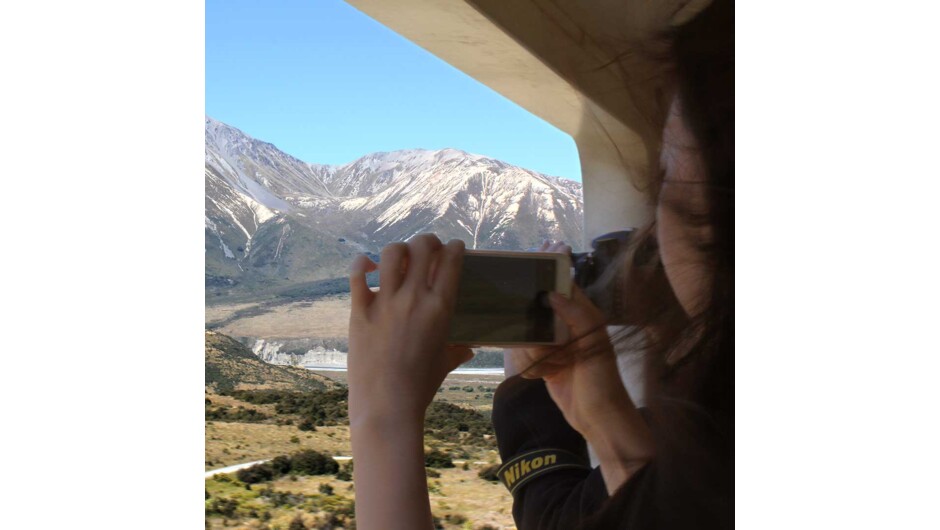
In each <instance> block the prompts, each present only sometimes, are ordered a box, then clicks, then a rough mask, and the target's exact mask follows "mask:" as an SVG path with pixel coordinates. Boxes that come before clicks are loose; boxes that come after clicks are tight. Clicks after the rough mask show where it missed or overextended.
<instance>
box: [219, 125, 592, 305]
mask: <svg viewBox="0 0 940 530" xmlns="http://www.w3.org/2000/svg"><path fill="white" fill-rule="evenodd" d="M205 176H206V182H205V190H206V212H205V214H206V218H205V225H206V242H205V243H206V278H207V287H228V286H232V285H236V284H238V285H254V286H276V285H287V284H292V283H298V282H308V281H311V280H320V279H326V278H335V277H340V276H344V275H345V270H346V267H347V266H348V263H349V261H350V260H351V259H352V257H353V256H354V255H355V254H357V253H360V252H373V253H375V252H378V251H379V250H380V249H381V247H382V246H384V245H385V244H386V243H389V242H391V241H400V240H404V239H407V238H409V237H411V236H413V235H414V234H418V233H421V232H435V233H437V234H438V235H439V236H440V237H441V239H442V240H444V241H446V240H447V239H451V238H459V239H462V240H464V241H465V242H466V243H467V247H468V248H495V249H507V250H508V249H524V248H529V247H532V246H536V245H537V244H538V243H539V242H540V241H542V240H543V239H545V238H552V239H564V240H566V241H569V242H573V243H574V245H573V246H575V247H580V246H581V243H582V238H583V224H582V208H583V204H582V198H581V197H582V196H581V184H580V183H578V182H574V181H571V180H566V179H562V178H557V177H550V176H546V175H542V174H540V173H536V172H533V171H529V170H526V169H522V168H519V167H516V166H512V165H509V164H506V163H504V162H500V161H498V160H493V159H491V158H487V157H484V156H480V155H473V154H469V153H465V152H463V151H459V150H456V149H442V150H438V151H428V150H423V149H412V150H404V151H395V152H390V153H373V154H370V155H366V156H364V157H362V158H360V159H358V160H356V161H354V162H351V163H349V164H345V165H342V166H328V165H319V164H309V163H306V162H303V161H301V160H298V159H296V158H294V157H292V156H290V155H288V154H286V153H284V152H282V151H280V150H278V149H277V148H276V147H275V146H273V145H271V144H269V143H266V142H262V141H259V140H256V139H254V138H251V137H250V136H248V135H246V134H244V133H242V132H241V131H239V130H238V129H235V128H233V127H230V126H228V125H226V124H224V123H221V122H219V121H216V120H213V119H212V118H209V117H206V167H205Z"/></svg>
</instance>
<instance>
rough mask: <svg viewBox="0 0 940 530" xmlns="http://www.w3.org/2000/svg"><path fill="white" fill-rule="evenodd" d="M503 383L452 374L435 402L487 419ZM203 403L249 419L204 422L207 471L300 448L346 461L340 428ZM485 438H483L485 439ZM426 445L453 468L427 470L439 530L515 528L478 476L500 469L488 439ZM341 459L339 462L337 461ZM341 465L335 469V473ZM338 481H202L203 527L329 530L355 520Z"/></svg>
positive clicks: (350, 492) (243, 405)
mask: <svg viewBox="0 0 940 530" xmlns="http://www.w3.org/2000/svg"><path fill="white" fill-rule="evenodd" d="M322 375H325V376H327V377H330V378H333V379H335V380H337V381H339V382H341V383H345V377H346V374H345V372H322ZM501 379H502V378H501V377H500V376H493V375H479V374H461V375H451V376H449V377H448V378H447V380H446V381H445V382H444V385H443V386H442V388H441V390H440V391H439V392H438V394H437V396H436V398H435V401H437V402H442V403H449V404H452V405H457V406H459V407H461V408H464V409H471V410H474V411H477V412H479V413H481V414H483V415H484V416H485V418H487V419H488V418H489V415H490V412H491V410H492V396H493V391H494V390H495V388H496V386H497V385H498V383H499V382H500V380H501ZM206 398H207V405H206V407H207V411H208V410H210V409H212V410H216V411H218V410H222V411H228V412H227V413H228V414H234V413H235V412H237V415H238V417H242V416H244V417H246V418H247V419H248V421H220V420H219V419H215V420H207V421H206V438H205V447H206V456H205V469H206V470H212V469H218V468H222V467H226V466H232V465H235V464H241V463H246V462H254V461H260V460H268V459H272V458H275V457H277V456H281V455H290V454H296V453H298V452H300V451H303V450H314V451H317V452H320V453H324V454H326V455H329V456H341V457H345V456H348V455H351V448H350V442H349V427H348V425H346V424H339V425H332V426H317V427H316V428H315V430H312V431H304V430H301V429H300V428H299V427H298V423H299V421H298V417H297V416H296V415H290V414H283V413H278V411H277V405H275V404H260V405H259V404H252V403H250V402H248V401H242V400H239V399H236V398H235V397H233V396H231V395H221V394H218V393H214V392H208V391H207V394H206ZM210 403H211V404H210ZM251 411H253V412H251ZM216 414H218V412H217V413H216ZM207 415H208V413H207ZM227 419H237V418H235V416H232V417H231V418H227ZM288 423H290V424H288ZM459 434H460V435H461V436H464V435H469V433H459ZM488 436H489V435H485V436H484V438H487V439H489V438H488ZM425 444H426V447H425V450H426V451H431V450H437V451H441V452H443V453H445V454H448V455H451V456H452V457H453V464H454V467H451V468H434V469H429V478H428V488H429V491H430V498H431V507H432V512H433V513H434V515H435V516H436V517H437V518H438V522H439V523H440V526H441V527H443V528H453V529H457V528H460V529H467V528H469V529H471V530H478V529H510V528H515V527H514V525H513V521H512V498H511V496H510V495H509V493H508V492H507V491H506V489H505V488H504V487H503V486H502V485H501V484H499V483H498V482H492V481H490V480H486V479H484V478H481V477H480V476H479V474H480V472H481V471H482V470H484V469H487V468H490V469H492V466H495V465H497V464H498V463H499V455H498V453H497V451H496V450H495V444H494V443H493V442H492V440H490V441H488V442H484V441H483V440H482V439H481V440H478V441H476V442H473V443H466V444H462V443H459V442H457V443H455V442H454V441H453V440H450V441H448V440H444V439H439V438H435V437H432V436H428V437H426V440H425ZM346 460H347V459H346V458H342V459H340V461H341V462H345V461H346ZM344 465H346V464H343V463H341V464H340V466H341V467H342V466H344ZM338 475H339V474H337V475H336V476H334V475H332V474H331V475H295V474H290V475H289V476H282V477H280V478H276V479H273V480H269V481H265V482H261V483H256V484H243V483H241V482H240V481H239V480H238V474H237V473H228V474H219V475H215V476H212V477H208V478H206V495H207V499H206V520H207V527H209V528H222V527H226V528H233V527H234V528H258V529H261V528H271V529H275V528H282V529H287V528H289V527H290V528H299V526H297V525H298V524H300V523H296V522H295V521H297V520H298V518H299V520H300V521H301V523H302V524H304V525H305V526H304V527H305V528H320V527H321V526H322V527H328V526H323V525H329V524H331V523H330V522H329V521H330V520H331V518H332V520H333V521H334V523H336V522H337V521H343V520H349V518H351V517H352V514H353V508H352V501H353V499H354V485H353V483H352V480H351V478H350V479H349V480H343V478H346V477H340V476H338ZM337 518H338V519H337ZM292 524H293V525H294V526H291V525H292ZM339 527H341V526H337V528H339Z"/></svg>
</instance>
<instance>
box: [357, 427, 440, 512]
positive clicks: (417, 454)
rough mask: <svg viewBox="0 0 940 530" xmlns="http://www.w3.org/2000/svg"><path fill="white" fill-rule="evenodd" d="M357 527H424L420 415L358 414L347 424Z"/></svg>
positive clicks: (425, 486)
mask: <svg viewBox="0 0 940 530" xmlns="http://www.w3.org/2000/svg"><path fill="white" fill-rule="evenodd" d="M350 434H351V436H352V449H353V463H354V466H353V474H354V484H355V488H356V527H357V528H361V529H363V530H373V529H393V530H394V529H402V530H413V529H422V528H424V529H429V528H432V527H433V524H432V521H431V506H430V502H429V500H428V484H427V475H426V472H425V470H424V421H423V418H409V419H406V420H401V419H394V418H370V419H358V420H355V421H353V422H352V423H351V424H350Z"/></svg>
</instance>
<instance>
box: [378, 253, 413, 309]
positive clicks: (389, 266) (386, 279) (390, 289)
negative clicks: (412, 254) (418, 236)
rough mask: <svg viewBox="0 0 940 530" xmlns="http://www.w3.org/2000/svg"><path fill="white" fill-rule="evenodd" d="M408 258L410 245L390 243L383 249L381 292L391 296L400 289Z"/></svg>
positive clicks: (380, 262) (380, 274)
mask: <svg viewBox="0 0 940 530" xmlns="http://www.w3.org/2000/svg"><path fill="white" fill-rule="evenodd" d="M407 259H408V245H406V244H404V243H390V244H388V245H385V248H383V249H382V255H381V257H380V259H379V292H380V293H381V294H382V295H387V296H391V295H393V294H395V292H397V291H398V288H399V287H401V284H402V281H403V280H404V269H405V266H406V260H407Z"/></svg>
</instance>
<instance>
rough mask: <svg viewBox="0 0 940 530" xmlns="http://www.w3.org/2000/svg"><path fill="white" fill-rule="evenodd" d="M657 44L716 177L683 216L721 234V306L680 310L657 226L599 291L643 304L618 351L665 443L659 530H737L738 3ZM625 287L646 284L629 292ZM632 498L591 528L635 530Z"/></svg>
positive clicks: (713, 240) (712, 281) (705, 248)
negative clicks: (630, 520)
mask: <svg viewBox="0 0 940 530" xmlns="http://www.w3.org/2000/svg"><path fill="white" fill-rule="evenodd" d="M654 40H656V42H653V43H645V44H639V45H638V46H636V47H635V48H636V49H639V50H641V52H640V53H644V52H645V51H648V50H654V49H655V50H657V52H656V54H655V55H654V56H650V55H649V54H648V58H651V59H652V60H653V61H654V62H657V63H658V64H659V66H660V68H659V71H660V72H661V75H663V76H665V79H667V80H668V82H667V85H668V86H671V95H675V96H676V97H677V98H678V99H679V101H680V102H681V108H682V117H683V121H684V122H685V125H686V126H687V127H688V128H689V130H690V131H691V133H692V135H693V136H694V138H695V139H696V143H697V148H698V149H699V150H700V155H701V159H702V160H703V162H704V166H705V173H706V182H704V183H681V184H682V185H696V186H704V196H705V197H706V207H705V209H704V210H703V211H695V212H692V211H686V212H683V211H681V210H680V211H678V212H677V213H678V214H679V215H681V216H682V217H683V220H684V222H685V223H688V224H690V225H708V226H709V234H710V236H709V237H708V240H707V241H704V242H702V243H701V248H700V250H701V251H702V254H703V255H704V256H705V257H706V258H705V259H706V260H707V267H704V268H703V269H704V270H708V271H709V274H710V276H709V277H707V278H700V279H699V281H701V282H705V283H707V284H708V285H709V286H710V291H709V299H708V300H707V301H706V303H705V304H704V307H703V308H702V309H701V311H700V312H699V313H698V314H695V315H686V314H685V312H684V311H683V310H682V308H681V307H680V306H679V304H678V302H677V300H676V298H675V296H674V293H673V292H672V290H671V287H670V286H669V282H668V281H667V280H666V278H665V275H664V271H663V269H662V265H661V263H660V260H659V256H658V252H657V244H656V240H655V226H650V227H647V228H646V229H645V230H643V231H641V237H638V238H635V239H636V240H637V241H636V243H635V244H634V245H633V248H632V249H631V250H630V251H628V252H627V253H626V254H625V255H624V257H623V262H622V270H621V273H622V274H619V275H616V277H619V278H620V280H617V282H618V283H610V282H608V283H599V284H598V286H596V287H595V289H606V290H614V289H620V290H625V292H626V294H627V297H628V298H630V299H632V300H633V301H634V303H633V304H631V305H630V306H629V307H628V308H627V309H625V310H624V312H625V313H629V314H625V315H616V316H618V317H622V318H619V320H625V321H627V322H629V323H631V324H632V325H631V326H626V327H624V328H623V330H622V331H620V332H618V333H615V334H614V335H613V336H612V337H611V340H612V341H613V342H614V343H615V344H619V345H620V346H622V347H618V350H622V351H626V352H627V353H625V354H626V355H632V354H636V352H637V351H639V352H641V353H640V354H641V355H643V361H644V365H645V377H646V379H645V390H644V393H645V396H644V397H645V402H646V403H645V405H646V406H647V408H648V410H649V412H650V414H649V418H650V424H651V429H652V431H653V434H654V439H655V443H656V457H655V458H654V460H653V462H651V463H650V464H649V467H653V468H655V473H652V477H651V478H650V484H651V486H650V488H651V489H650V490H648V491H650V492H651V493H650V495H649V496H648V497H646V498H645V501H646V502H652V503H654V504H655V506H654V507H651V508H653V510H654V513H656V514H657V515H656V516H655V517H656V520H657V521H658V524H657V525H656V526H662V527H670V528H729V527H733V525H734V513H733V511H734V510H733V508H734V499H733V497H734V117H735V114H734V2H733V1H725V0H716V1H714V2H712V4H711V5H709V6H708V7H707V8H705V9H704V10H703V11H702V12H701V13H699V14H698V15H697V16H695V17H694V18H693V19H692V20H691V21H689V22H687V23H686V24H684V25H682V26H680V27H678V28H675V29H673V30H671V31H670V32H669V33H668V34H666V35H663V36H662V37H661V38H660V39H654ZM629 90H630V88H629V87H628V91H629ZM650 114H651V115H650V116H649V117H648V118H649V121H650V122H651V123H659V124H662V123H664V121H665V115H664V109H663V108H657V109H652V110H651V111H650ZM659 130H662V127H659ZM660 147H661V146H660ZM650 165H651V166H652V169H651V171H650V174H651V175H652V178H651V179H650V180H651V184H652V185H651V186H650V191H651V199H652V200H654V201H655V200H658V196H659V190H660V189H661V187H662V184H663V177H664V175H663V173H662V172H661V171H660V170H658V167H657V166H656V163H655V162H654V161H651V164H650ZM654 223H655V221H654ZM624 277H627V278H630V277H633V278H634V280H633V281H631V280H629V279H628V280H626V281H625V283H626V286H625V285H624V280H623V278H624ZM608 279H609V280H611V281H613V280H614V276H613V275H612V276H611V277H610V278H608ZM591 353H592V352H582V353H581V354H583V355H589V354H591ZM628 484H629V482H628ZM624 489H626V488H624ZM624 489H622V490H621V491H620V492H618V494H617V495H614V496H613V497H612V498H611V499H610V500H609V501H608V503H607V505H606V509H604V510H602V511H601V512H599V513H598V515H597V516H596V517H595V518H594V519H593V520H592V521H590V522H588V523H587V524H586V525H585V527H586V528H616V527H618V526H620V525H621V524H623V522H624V517H626V515H625V514H626V512H625V510H626V509H628V508H627V507H626V506H625V504H626V503H625V502H622V501H621V502H618V501H617V497H618V496H619V495H620V494H625V492H624Z"/></svg>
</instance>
